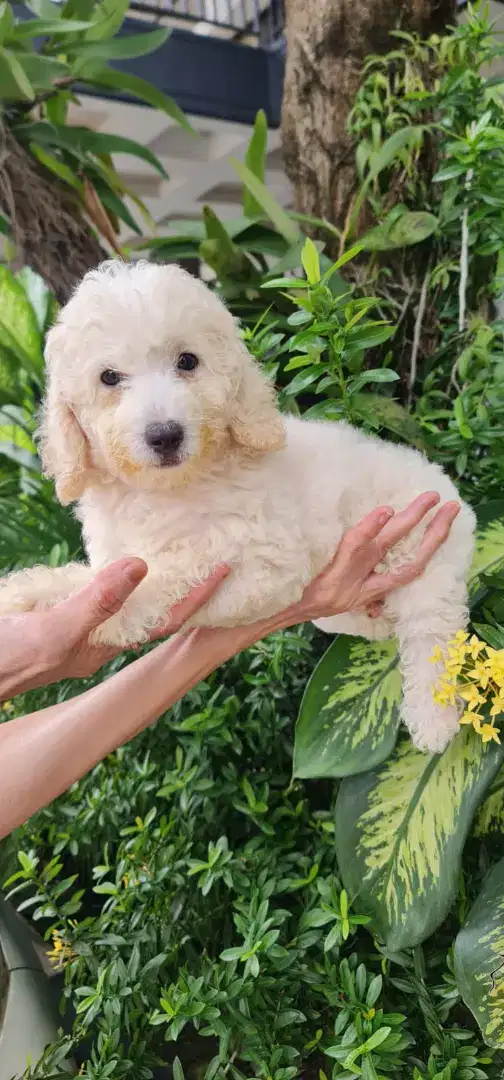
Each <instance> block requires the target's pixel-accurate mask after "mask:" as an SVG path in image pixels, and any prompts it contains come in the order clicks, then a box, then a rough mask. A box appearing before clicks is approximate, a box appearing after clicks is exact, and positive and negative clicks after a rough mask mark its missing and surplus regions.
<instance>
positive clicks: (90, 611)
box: [52, 558, 147, 637]
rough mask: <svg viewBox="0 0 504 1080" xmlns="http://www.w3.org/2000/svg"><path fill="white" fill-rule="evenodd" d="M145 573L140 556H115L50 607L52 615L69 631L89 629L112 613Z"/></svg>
mask: <svg viewBox="0 0 504 1080" xmlns="http://www.w3.org/2000/svg"><path fill="white" fill-rule="evenodd" d="M146 573H147V565H146V563H144V561H143V559H134V558H131V559H119V560H118V561H117V562H114V563H111V564H110V566H106V567H105V568H104V569H103V570H100V571H99V573H98V574H97V575H96V577H95V578H94V579H93V581H90V582H89V584H88V585H85V586H84V588H83V589H81V590H80V591H79V592H78V593H75V595H74V596H70V597H69V598H68V600H64V601H63V602H62V603H61V604H58V605H57V606H56V607H55V608H54V609H53V612H52V614H53V616H55V617H56V618H57V619H59V620H60V621H61V622H62V623H64V624H65V625H66V626H67V627H68V631H70V630H71V631H72V637H75V636H76V635H78V636H79V637H80V635H81V634H85V633H89V632H90V631H91V630H95V629H96V627H97V626H101V624H102V623H103V622H105V621H106V620H107V619H110V617H111V615H115V614H116V613H117V612H118V611H119V610H120V609H121V608H122V606H123V604H124V603H125V601H126V600H127V599H128V597H129V596H131V593H132V592H134V590H135V589H136V587H137V585H139V584H140V582H141V581H142V580H143V578H144V577H145V575H146Z"/></svg>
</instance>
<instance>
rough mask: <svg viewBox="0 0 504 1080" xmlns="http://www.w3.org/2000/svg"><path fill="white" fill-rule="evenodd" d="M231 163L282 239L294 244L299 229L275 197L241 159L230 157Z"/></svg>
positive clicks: (298, 235)
mask: <svg viewBox="0 0 504 1080" xmlns="http://www.w3.org/2000/svg"><path fill="white" fill-rule="evenodd" d="M230 161H231V164H232V166H233V169H234V170H235V172H237V173H238V176H239V177H240V180H242V181H243V183H244V184H245V187H246V188H247V190H248V191H249V192H250V194H251V195H252V196H253V198H254V199H255V201H256V203H257V204H258V205H259V206H260V207H261V210H262V211H263V213H264V214H265V215H266V217H268V218H269V219H270V221H271V222H272V223H273V225H274V226H275V228H276V229H278V232H279V233H280V234H281V235H282V236H283V237H284V240H286V241H287V243H288V244H295V243H296V241H297V240H299V237H300V230H299V229H298V227H297V225H296V224H295V223H294V222H293V221H292V220H291V218H290V217H289V215H288V214H286V213H285V210H283V209H282V207H281V206H280V205H279V204H278V203H277V201H276V199H274V198H273V195H272V194H271V192H270V191H268V188H267V187H266V185H265V184H263V183H262V181H261V180H258V178H257V176H254V173H253V172H251V170H250V169H249V168H248V167H247V166H246V165H244V164H243V163H242V162H241V161H237V160H236V158H233V157H232V158H230Z"/></svg>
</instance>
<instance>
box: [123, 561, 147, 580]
mask: <svg viewBox="0 0 504 1080" xmlns="http://www.w3.org/2000/svg"><path fill="white" fill-rule="evenodd" d="M124 570H125V576H126V577H127V579H128V581H129V582H131V584H132V585H138V584H139V583H140V582H141V581H143V579H144V577H145V575H146V573H147V564H146V563H144V561H143V559H128V561H127V563H126V564H125V567H124Z"/></svg>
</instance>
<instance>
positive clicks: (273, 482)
mask: <svg viewBox="0 0 504 1080" xmlns="http://www.w3.org/2000/svg"><path fill="white" fill-rule="evenodd" d="M46 358H47V364H48V390H47V398H46V402H45V411H44V418H43V424H42V431H41V438H42V458H43V463H44V466H45V470H46V472H47V473H48V475H49V476H52V477H54V479H55V481H56V491H57V494H58V497H59V499H60V501H61V502H62V503H70V502H73V501H75V500H77V501H78V516H79V518H80V520H81V521H82V525H83V531H84V538H85V545H86V550H87V554H88V558H89V563H90V566H89V567H88V566H85V565H80V564H77V563H74V564H70V565H68V566H65V567H61V568H57V569H50V568H47V567H35V568H34V569H32V570H27V571H22V572H20V573H15V574H13V575H11V576H10V577H9V578H7V579H5V580H4V582H2V585H1V588H0V613H7V612H12V611H19V610H24V611H26V610H29V609H33V608H37V607H38V608H41V607H49V606H52V605H53V604H55V603H57V602H58V601H59V600H61V599H63V598H64V597H66V596H68V595H69V594H70V593H72V592H74V591H76V590H77V589H79V588H81V587H82V585H83V584H84V583H85V581H86V580H88V578H89V577H91V576H92V575H94V574H95V573H96V570H97V569H98V568H99V567H101V566H103V565H104V564H106V563H108V562H110V561H111V560H113V559H117V558H118V557H120V556H123V555H139V556H141V557H143V558H145V559H146V561H147V562H148V564H149V574H148V577H147V579H146V580H145V581H144V582H143V583H142V584H141V585H140V587H139V588H138V589H137V590H136V592H135V593H134V595H133V596H132V598H131V599H130V600H128V602H127V603H126V605H125V606H124V608H123V609H122V610H121V611H120V612H119V614H117V615H114V616H113V617H111V618H110V619H109V620H108V621H107V622H106V623H105V624H104V626H103V627H101V628H100V630H99V631H98V632H97V633H96V635H95V636H96V639H97V640H98V639H99V640H100V641H107V642H111V643H114V644H119V645H128V644H130V643H134V642H138V641H141V640H145V638H146V636H147V633H148V631H149V630H151V629H152V628H153V627H154V626H155V625H156V624H157V623H158V621H159V620H160V619H161V618H162V617H163V616H164V615H165V613H166V611H167V609H168V608H169V607H170V606H171V605H172V604H173V603H175V601H177V600H179V599H180V598H181V597H182V596H183V595H185V594H186V593H187V591H188V590H189V588H190V586H192V585H193V584H195V583H196V582H198V581H200V580H201V579H203V578H205V577H206V576H207V575H208V574H209V573H210V571H211V570H213V569H214V568H215V567H216V566H217V565H218V564H220V563H228V564H229V565H230V566H231V568H232V573H231V574H230V576H229V578H228V579H227V580H226V581H225V583H224V584H223V586H222V587H221V588H220V589H219V591H218V592H217V594H216V595H215V596H214V597H213V598H212V599H211V600H210V602H209V603H208V604H207V606H206V607H205V608H204V609H203V610H201V611H200V612H199V613H198V615H197V616H196V617H195V619H194V623H195V624H197V625H200V626H201V625H204V626H225V625H231V626H233V625H238V624H239V623H245V622H251V621H253V620H255V619H257V618H259V617H265V616H268V615H271V614H274V613H275V612H277V611H280V610H281V609H283V608H285V607H286V606H288V605H289V604H291V603H292V602H294V601H296V600H297V599H299V598H300V596H301V594H302V592H303V590H304V587H305V586H306V585H307V584H308V582H310V581H311V579H312V578H313V577H314V575H316V574H317V573H319V572H320V571H321V570H322V569H323V568H324V567H325V566H326V565H327V564H328V562H329V561H330V560H331V558H332V556H333V554H334V551H335V549H336V547H337V544H338V542H339V539H340V538H341V536H342V535H343V532H344V531H346V530H347V529H348V528H349V527H350V526H351V525H354V524H356V523H357V522H358V521H359V520H360V519H361V518H362V517H363V515H364V514H366V513H368V512H369V511H370V510H372V509H374V508H375V507H376V506H377V505H380V504H383V503H386V504H389V505H391V506H393V507H394V508H395V509H402V508H403V507H404V506H405V505H406V504H407V503H408V502H409V501H410V500H411V499H412V498H413V497H414V496H415V495H417V494H420V493H421V492H423V491H425V490H426V489H435V490H437V491H438V492H439V494H440V496H441V498H442V500H451V499H453V498H454V497H455V498H456V497H457V492H456V490H455V488H454V486H453V484H452V483H451V481H450V480H449V479H448V478H447V477H446V476H445V475H444V474H443V473H442V471H441V470H440V469H439V468H437V466H435V465H432V464H429V462H427V461H426V460H425V458H423V457H422V456H421V455H420V454H419V453H417V452H416V451H414V450H410V449H406V448H403V447H400V446H395V445H392V444H387V443H383V442H381V441H378V440H377V439H374V438H370V437H368V436H366V435H363V434H362V433H361V432H359V431H356V430H354V429H353V428H351V427H350V426H348V425H346V424H343V423H341V424H340V423H338V424H330V423H313V422H306V421H301V420H298V419H294V418H283V417H282V416H281V415H280V413H279V412H278V410H277V408H276V405H275V400H274V393H273V390H272V388H271V387H270V386H269V384H268V383H267V382H266V381H265V379H264V378H263V375H262V374H261V373H260V371H259V369H258V368H257V367H256V365H255V364H254V362H253V360H252V359H251V357H250V356H249V355H248V353H247V352H246V349H245V347H244V345H243V343H242V341H241V340H240V337H239V335H238V333H237V328H236V325H235V323H234V320H233V318H232V317H231V315H230V313H229V312H228V311H227V310H226V308H225V307H224V306H223V304H222V303H221V302H220V300H219V299H218V298H217V297H216V296H215V294H213V293H212V292H210V291H209V290H208V289H207V288H206V287H205V286H204V285H203V284H202V283H201V282H199V281H196V280H195V279H194V278H192V277H190V276H189V275H188V274H187V273H185V272H184V271H182V270H181V269H180V268H178V267H175V266H156V265H152V264H148V263H136V264H133V265H129V266H128V265H124V264H122V263H120V262H112V263H105V264H104V265H103V266H101V267H100V268H99V269H98V270H96V271H94V272H92V273H89V274H87V275H86V277H85V278H84V280H83V282H82V283H81V285H80V286H79V288H78V289H77V291H76V292H75V294H74V296H73V297H72V299H71V300H70V302H69V303H68V304H67V305H66V307H65V308H64V310H63V311H62V312H61V314H60V317H59V319H58V322H57V325H56V326H55V327H54V328H53V329H52V330H51V332H50V334H49V336H48V341H47V349H46ZM473 529H474V519H473V514H472V511H471V510H470V509H469V508H468V507H467V506H463V507H462V510H461V512H460V514H459V516H458V518H457V519H456V521H455V524H454V526H453V528H452V530H451V533H450V536H449V538H448V540H447V541H446V543H445V544H444V545H443V547H442V548H441V550H440V551H438V553H437V554H436V555H435V557H434V558H433V559H432V561H431V562H430V563H429V565H428V566H427V569H426V570H425V573H424V574H423V576H422V578H421V579H419V580H416V581H414V582H413V583H412V584H410V585H408V586H407V587H405V588H403V589H399V590H397V591H395V592H393V593H392V594H391V595H390V596H389V597H388V599H387V602H386V606H385V615H384V617H383V618H380V619H378V620H372V619H369V618H368V617H367V616H366V615H364V614H362V615H361V614H357V615H353V614H352V615H346V616H341V617H339V616H338V617H337V618H334V619H330V620H324V621H323V623H322V624H321V625H322V626H323V628H324V629H327V630H329V631H330V632H339V631H341V632H343V633H347V634H357V635H363V636H364V637H367V638H370V639H374V638H378V637H388V636H390V635H391V634H393V633H396V634H397V636H398V639H399V644H400V652H401V663H402V671H403V677H404V705H403V718H404V720H405V722H406V725H407V727H408V729H409V731H410V732H411V735H412V736H413V739H414V741H415V743H416V744H417V745H418V746H420V747H422V748H425V749H429V750H434V751H438V750H441V749H442V748H443V747H444V746H445V745H446V743H447V742H448V741H449V739H450V738H451V736H452V735H453V734H454V732H455V731H456V730H457V728H458V722H457V713H456V710H455V708H446V709H443V708H441V707H438V706H436V705H434V703H433V700H432V693H431V686H432V682H433V678H434V677H435V669H433V666H432V664H431V663H430V662H429V658H430V656H431V653H432V650H433V647H434V645H435V644H436V643H438V644H440V645H442V646H443V645H445V644H446V642H447V640H448V639H449V638H450V637H451V636H453V635H454V634H455V632H456V631H457V630H458V629H460V627H462V626H464V625H465V623H466V619H467V610H466V585H465V579H466V574H467V570H468V566H469V563H470V560H471V554H472V548H473ZM418 538H419V536H418V530H417V531H416V535H415V533H413V535H412V536H410V537H409V538H408V540H407V541H403V542H402V543H401V544H400V545H399V546H398V547H397V548H396V549H395V550H394V552H393V553H391V554H389V555H388V556H387V559H386V562H387V565H388V566H391V565H396V566H397V564H398V562H402V563H404V561H405V560H407V559H408V557H410V558H411V555H412V552H413V550H414V549H415V548H416V547H417V545H418Z"/></svg>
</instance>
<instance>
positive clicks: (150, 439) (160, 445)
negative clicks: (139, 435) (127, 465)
mask: <svg viewBox="0 0 504 1080" xmlns="http://www.w3.org/2000/svg"><path fill="white" fill-rule="evenodd" d="M145 441H146V443H147V446H150V448H151V450H154V451H155V453H156V454H159V456H160V457H164V458H169V457H171V456H173V454H175V453H176V451H177V450H178V449H179V447H180V446H181V445H182V443H183V441H184V429H183V427H182V424H179V423H177V421H176V420H170V422H169V423H168V424H149V426H148V427H146V429H145Z"/></svg>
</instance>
